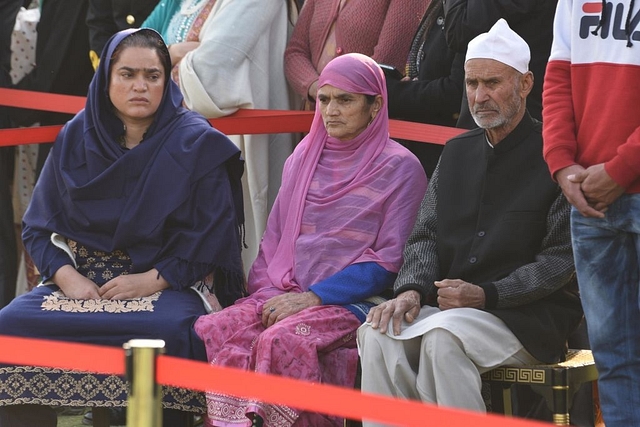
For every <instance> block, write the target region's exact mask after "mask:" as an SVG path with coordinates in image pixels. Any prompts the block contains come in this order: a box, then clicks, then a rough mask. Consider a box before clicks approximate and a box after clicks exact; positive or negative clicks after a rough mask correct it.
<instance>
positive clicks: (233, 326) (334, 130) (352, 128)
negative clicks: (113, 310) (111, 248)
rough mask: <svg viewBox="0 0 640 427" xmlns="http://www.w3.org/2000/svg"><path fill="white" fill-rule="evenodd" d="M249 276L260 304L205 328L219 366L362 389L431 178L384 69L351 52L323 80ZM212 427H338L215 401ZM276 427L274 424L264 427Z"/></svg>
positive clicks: (200, 327) (314, 417)
mask: <svg viewBox="0 0 640 427" xmlns="http://www.w3.org/2000/svg"><path fill="white" fill-rule="evenodd" d="M318 87H319V89H318V94H317V95H318V96H317V99H318V102H317V105H316V114H315V117H314V120H313V124H312V125H311V130H310V132H309V134H308V135H307V136H306V137H305V138H304V139H303V140H302V142H301V143H300V144H299V145H298V147H297V148H296V150H295V151H294V153H293V154H292V155H291V156H290V157H289V159H288V160H287V162H286V164H285V166H284V173H283V183H282V187H281V188H280V191H279V193H278V197H277V199H276V202H275V205H274V207H273V210H272V211H271V214H270V215H269V220H268V223H267V230H266V232H265V234H264V237H263V239H262V243H261V245H260V251H259V253H258V258H257V259H256V261H255V263H254V264H253V266H252V268H251V271H250V273H249V278H248V290H249V293H250V296H248V297H247V298H244V299H242V300H239V301H238V302H237V303H236V304H235V305H233V306H231V307H228V308H226V309H224V310H222V311H219V312H217V313H212V314H209V315H206V316H203V317H200V318H199V319H198V321H197V322H196V324H195V329H196V332H197V333H198V335H199V336H200V337H201V338H202V339H203V340H204V341H205V344H206V348H207V356H208V358H209V361H210V362H211V364H212V365H217V366H228V367H235V368H241V369H247V370H252V371H255V372H261V373H268V374H278V375H283V376H288V377H293V378H297V379H301V380H306V381H309V382H315V383H327V384H334V385H341V386H347V387H352V386H353V384H354V380H355V375H356V368H357V360H358V354H357V348H356V343H355V331H356V329H357V328H358V327H359V326H360V324H361V323H362V322H363V321H364V318H365V316H366V313H367V312H368V310H369V308H370V307H371V306H373V305H374V304H376V297H377V298H378V299H380V297H378V296H379V295H380V294H381V293H383V291H384V290H385V289H387V288H389V287H390V286H392V284H393V281H394V279H395V276H396V273H397V272H398V269H399V268H400V266H401V264H402V249H403V246H404V243H405V241H406V239H407V237H408V235H409V233H410V231H411V229H412V227H413V223H414V220H415V216H416V212H417V210H418V207H419V204H420V201H421V200H422V197H423V195H424V192H425V189H426V185H427V180H426V177H425V173H424V170H423V169H422V166H421V165H420V163H419V162H418V160H417V159H416V158H415V157H414V156H413V154H411V153H410V152H409V151H408V150H406V149H405V148H404V147H402V146H401V145H399V144H398V143H396V142H395V141H392V140H391V139H389V121H388V115H387V92H386V86H385V79H384V75H383V73H382V70H381V69H380V68H379V67H378V65H377V64H376V63H375V62H374V61H373V60H372V59H371V58H369V57H367V56H365V55H361V54H348V55H344V56H340V57H338V58H336V59H334V60H332V61H331V62H330V63H329V64H328V65H327V66H326V67H325V69H324V70H323V71H322V74H321V75H320V79H319V85H318ZM207 401H208V402H207V407H208V414H207V420H206V422H207V425H209V426H231V425H233V426H240V425H246V426H250V425H252V424H253V425H264V426H291V425H293V424H294V423H295V425H296V426H314V427H318V426H334V425H335V426H337V425H342V421H341V420H340V419H337V418H335V417H329V416H325V415H322V414H312V413H306V412H299V411H297V410H295V409H292V408H289V407H285V406H277V405H270V404H265V403H262V402H257V401H251V400H247V399H241V398H237V397H233V396H227V395H222V394H220V393H207ZM262 423H264V424H262Z"/></svg>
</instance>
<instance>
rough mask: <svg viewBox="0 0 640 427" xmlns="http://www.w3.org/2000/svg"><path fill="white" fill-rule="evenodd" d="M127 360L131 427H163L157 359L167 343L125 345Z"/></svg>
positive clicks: (128, 411) (131, 343)
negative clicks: (157, 378) (157, 381)
mask: <svg viewBox="0 0 640 427" xmlns="http://www.w3.org/2000/svg"><path fill="white" fill-rule="evenodd" d="M123 347H124V349H125V353H126V357H127V361H126V362H127V363H126V365H127V379H128V380H129V384H130V387H131V389H130V390H129V397H128V399H127V406H128V407H127V427H161V426H162V390H161V387H160V385H158V384H157V383H156V356H158V355H159V354H162V353H164V341H162V340H146V339H135V340H130V341H129V342H127V343H125V344H124V345H123Z"/></svg>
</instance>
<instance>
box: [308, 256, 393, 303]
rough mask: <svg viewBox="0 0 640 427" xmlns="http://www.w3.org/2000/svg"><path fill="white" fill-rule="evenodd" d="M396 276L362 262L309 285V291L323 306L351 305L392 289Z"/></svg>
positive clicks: (371, 264) (372, 264)
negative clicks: (318, 298) (317, 297)
mask: <svg viewBox="0 0 640 427" xmlns="http://www.w3.org/2000/svg"><path fill="white" fill-rule="evenodd" d="M396 276H397V274H396V273H391V272H389V271H387V270H385V269H384V268H382V267H381V266H380V265H379V264H377V263H375V262H362V263H357V264H352V265H350V266H348V267H347V268H345V269H343V270H341V271H339V272H337V273H336V274H334V275H333V276H330V277H327V278H326V279H324V280H322V281H320V282H318V283H316V284H314V285H311V286H310V287H309V290H310V291H311V292H313V293H314V294H316V295H318V296H319V297H320V299H321V300H322V304H323V305H329V304H332V305H345V304H352V303H356V302H359V301H362V300H364V299H367V298H369V297H372V296H375V295H379V294H380V293H382V291H384V290H385V289H387V288H390V287H392V286H393V282H394V280H395V279H396Z"/></svg>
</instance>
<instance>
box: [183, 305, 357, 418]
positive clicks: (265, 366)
mask: <svg viewBox="0 0 640 427" xmlns="http://www.w3.org/2000/svg"><path fill="white" fill-rule="evenodd" d="M261 305H262V303H261V302H258V301H256V300H255V299H252V298H245V299H243V300H242V301H241V302H239V303H236V304H235V305H232V306H231V307H227V308H226V309H224V310H222V311H220V312H217V313H212V314H209V315H206V316H202V317H200V318H199V319H198V320H197V321H196V323H195V330H196V333H197V334H198V335H199V336H200V337H201V338H202V340H203V341H204V342H205V346H206V349H207V357H208V359H209V362H210V363H211V364H212V365H218V366H226V367H233V368H239V369H245V370H251V371H255V372H259V373H265V374H275V375H282V376H286V377H291V378H296V379H300V380H304V381H308V382H313V383H324V384H333V385H339V386H345V387H353V385H354V381H355V376H356V369H357V363H358V350H357V347H356V342H355V337H356V330H357V329H358V327H359V326H360V321H359V320H358V319H357V317H356V316H355V315H354V314H353V313H351V312H350V311H349V310H347V309H346V308H343V307H340V306H335V305H327V306H317V307H311V308H308V309H305V310H303V311H301V312H299V313H297V314H295V315H293V316H290V317H287V318H286V319H284V320H282V321H280V322H278V323H276V324H275V325H273V326H271V327H269V328H266V329H265V327H264V326H262V321H261V316H260V315H259V314H258V311H257V306H261ZM207 412H208V413H207V420H206V425H207V426H250V425H251V417H252V416H253V414H257V415H259V416H260V417H262V419H263V420H264V426H265V427H276V426H277V427H280V426H282V427H288V426H292V425H295V426H314V427H322V426H341V425H342V424H343V420H342V419H339V418H336V417H330V416H328V415H324V414H316V413H309V412H300V411H298V410H296V409H293V408H289V407H286V406H280V405H271V404H266V403H262V402H258V401H255V400H248V399H242V398H237V397H233V396H228V395H223V394H219V393H212V392H209V393H207Z"/></svg>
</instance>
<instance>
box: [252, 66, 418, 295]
mask: <svg viewBox="0 0 640 427" xmlns="http://www.w3.org/2000/svg"><path fill="white" fill-rule="evenodd" d="M327 84H329V85H332V86H334V87H337V88H339V89H341V90H343V91H346V92H350V93H358V94H365V95H381V96H382V100H383V103H382V108H381V109H380V111H379V113H378V114H377V115H376V117H375V119H374V120H373V121H372V122H371V123H370V124H369V126H368V127H367V128H366V129H365V130H364V131H362V132H361V133H360V134H359V135H358V136H356V137H355V138H354V139H352V140H349V141H340V140H338V139H335V138H332V137H330V136H329V135H328V134H327V131H326V129H325V127H324V123H323V119H322V115H321V113H320V109H319V108H320V107H319V105H320V103H316V111H315V116H314V119H313V123H312V125H311V129H310V131H309V134H308V135H307V136H306V137H305V138H304V139H303V140H302V141H301V142H300V144H299V145H298V147H297V148H296V150H295V151H294V153H293V154H292V155H291V156H290V157H289V159H287V162H286V164H285V167H284V171H283V177H282V186H281V188H280V191H279V193H278V197H277V199H276V203H275V205H274V207H273V210H272V212H271V214H270V215H269V220H268V223H267V231H266V232H265V234H264V237H263V240H262V242H261V245H260V251H259V254H258V258H257V259H256V261H255V263H254V264H253V266H252V268H251V271H250V273H249V278H248V288H249V289H248V290H249V292H250V293H251V294H254V293H255V292H257V291H260V294H262V295H263V296H265V297H269V296H271V295H273V294H276V293H281V292H282V291H285V292H289V291H294V292H303V291H306V290H307V289H308V288H309V286H311V285H313V284H314V283H317V282H318V281H320V280H322V279H325V278H327V277H329V276H331V275H333V274H335V273H336V272H338V271H340V270H342V269H344V268H345V267H347V266H349V265H351V264H354V263H359V262H370V261H373V262H376V263H378V264H379V265H381V266H382V267H383V268H385V269H387V270H388V271H392V272H397V271H398V269H399V268H400V265H401V263H402V249H403V246H404V243H405V241H406V238H407V237H408V234H409V232H410V230H411V228H412V226H413V222H414V220H415V214H416V212H417V208H418V206H419V203H420V200H421V199H422V196H423V194H424V190H425V188H426V177H425V176H424V171H423V169H422V168H421V166H420V163H419V162H418V161H417V159H416V158H415V157H414V156H413V155H412V154H411V153H409V152H408V151H407V150H406V149H404V147H402V146H400V145H399V144H397V143H396V142H394V141H392V140H390V139H389V119H388V112H387V91H386V84H385V80H384V74H383V72H382V70H381V69H380V67H378V65H377V64H376V63H375V61H373V60H372V59H371V58H369V57H368V56H365V55H361V54H347V55H343V56H340V57H337V58H335V59H333V60H332V61H331V62H330V63H329V64H328V65H327V66H326V67H325V68H324V70H323V71H322V73H321V74H320V79H319V81H318V87H322V86H324V85H327ZM403 186H410V187H412V191H411V192H407V194H410V195H406V196H405V195H404V192H403V195H399V193H400V192H402V191H401V190H402V188H403ZM405 192H406V187H405ZM407 199H410V200H407Z"/></svg>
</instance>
